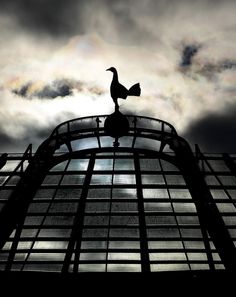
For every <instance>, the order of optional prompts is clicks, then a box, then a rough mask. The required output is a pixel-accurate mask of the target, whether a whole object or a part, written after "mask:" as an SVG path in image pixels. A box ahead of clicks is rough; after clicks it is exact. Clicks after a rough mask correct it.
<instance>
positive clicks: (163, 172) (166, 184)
mask: <svg viewBox="0 0 236 297" xmlns="http://www.w3.org/2000/svg"><path fill="white" fill-rule="evenodd" d="M158 162H159V165H160V168H161V171H162V174H163V179H164V182H165V187H166V190H167V193H168V197H169V202H170V205H171V210H172V212H173V216H174V218H175V222H176V226H177V230H178V233H179V237H180V240H181V242H182V245H183V249H184V253H185V257H186V259H187V263H188V267H189V270H191V266H190V263H189V258H188V254H187V253H186V248H185V244H184V241H183V237H182V233H181V231H180V227H179V222H178V219H177V215H176V212H175V209H174V206H173V202H172V201H171V195H170V190H169V185H168V183H167V180H166V177H165V171H164V170H163V166H162V163H161V161H160V159H159V158H158ZM178 215H181V214H179V213H178ZM190 215H192V214H190Z"/></svg>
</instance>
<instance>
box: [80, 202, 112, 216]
mask: <svg viewBox="0 0 236 297" xmlns="http://www.w3.org/2000/svg"><path fill="white" fill-rule="evenodd" d="M94 201H96V200H94ZM109 210H110V203H108V202H87V203H86V207H85V212H86V213H87V212H95V213H97V212H101V211H102V212H104V211H109Z"/></svg>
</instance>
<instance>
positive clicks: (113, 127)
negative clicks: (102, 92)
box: [104, 67, 141, 147]
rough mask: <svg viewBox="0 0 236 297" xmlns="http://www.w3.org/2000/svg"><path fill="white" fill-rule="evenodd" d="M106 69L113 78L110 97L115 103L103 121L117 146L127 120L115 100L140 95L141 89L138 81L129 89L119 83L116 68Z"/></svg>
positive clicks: (127, 122)
mask: <svg viewBox="0 0 236 297" xmlns="http://www.w3.org/2000/svg"><path fill="white" fill-rule="evenodd" d="M107 71H111V72H112V73H113V79H112V82H111V86H110V92H111V98H112V99H113V101H114V103H115V112H113V113H112V114H110V115H109V116H108V117H107V118H106V120H105V123H104V128H105V131H106V133H107V134H108V135H109V136H111V137H113V138H115V141H114V143H113V144H114V147H118V146H119V145H120V144H119V142H118V139H119V138H120V137H121V136H124V135H126V134H127V133H128V131H129V121H128V119H127V118H126V116H125V115H123V114H122V113H121V112H120V111H119V105H118V102H117V100H118V99H119V98H121V99H126V98H127V97H128V96H140V94H141V89H140V85H139V83H137V84H134V85H133V86H132V87H131V88H130V89H129V90H128V89H126V87H124V86H123V85H122V84H120V83H119V80H118V73H117V70H116V68H114V67H111V68H108V69H107Z"/></svg>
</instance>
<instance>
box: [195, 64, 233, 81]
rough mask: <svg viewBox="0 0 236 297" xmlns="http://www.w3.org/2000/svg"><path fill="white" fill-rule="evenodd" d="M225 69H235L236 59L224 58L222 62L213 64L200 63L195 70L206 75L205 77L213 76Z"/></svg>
mask: <svg viewBox="0 0 236 297" xmlns="http://www.w3.org/2000/svg"><path fill="white" fill-rule="evenodd" d="M225 70H234V71H235V70H236V61H233V60H224V61H222V62H219V63H216V64H213V63H206V64H205V65H202V66H201V67H200V69H198V70H197V72H198V73H199V74H201V75H204V76H206V77H207V78H213V77H214V76H215V75H216V74H218V73H221V72H223V71H225Z"/></svg>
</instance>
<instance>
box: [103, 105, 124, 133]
mask: <svg viewBox="0 0 236 297" xmlns="http://www.w3.org/2000/svg"><path fill="white" fill-rule="evenodd" d="M104 128H105V132H106V133H107V134H108V135H109V136H111V137H114V138H119V137H121V136H124V135H126V134H127V133H128V131H129V121H128V119H127V118H126V116H125V115H123V114H122V113H121V112H120V111H119V110H118V109H116V111H115V112H113V113H112V114H110V115H109V116H108V117H107V118H106V120H105V123H104Z"/></svg>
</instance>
